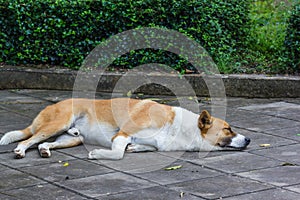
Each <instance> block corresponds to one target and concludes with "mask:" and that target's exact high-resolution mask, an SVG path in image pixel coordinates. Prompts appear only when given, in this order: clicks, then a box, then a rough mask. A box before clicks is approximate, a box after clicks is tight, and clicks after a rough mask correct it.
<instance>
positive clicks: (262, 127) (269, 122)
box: [231, 116, 300, 132]
mask: <svg viewBox="0 0 300 200" xmlns="http://www.w3.org/2000/svg"><path fill="white" fill-rule="evenodd" d="M231 124H232V125H233V126H237V127H243V128H246V129H248V130H253V131H256V132H263V131H266V130H277V129H283V128H289V127H291V126H292V127H294V126H300V122H298V121H294V120H290V119H283V118H277V117H273V116H264V117H258V118H250V119H244V120H240V121H236V122H232V123H231Z"/></svg>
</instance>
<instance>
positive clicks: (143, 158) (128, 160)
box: [91, 152, 176, 174]
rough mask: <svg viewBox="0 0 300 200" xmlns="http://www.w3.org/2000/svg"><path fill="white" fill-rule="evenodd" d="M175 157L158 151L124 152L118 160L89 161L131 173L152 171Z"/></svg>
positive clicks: (166, 164)
mask: <svg viewBox="0 0 300 200" xmlns="http://www.w3.org/2000/svg"><path fill="white" fill-rule="evenodd" d="M175 160H176V159H175V158H172V157H167V156H165V155H162V154H159V153H158V152H145V153H127V152H126V153H125V155H124V158H123V159H122V160H119V161H118V162H116V161H114V160H91V162H94V163H97V164H100V165H103V166H107V167H109V168H113V169H115V170H117V171H122V172H130V173H132V174H138V173H145V172H153V171H156V170H160V169H162V168H164V167H166V166H168V165H170V164H171V163H173V162H174V161H175Z"/></svg>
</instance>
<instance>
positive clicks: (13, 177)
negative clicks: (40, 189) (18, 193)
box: [0, 169, 45, 191]
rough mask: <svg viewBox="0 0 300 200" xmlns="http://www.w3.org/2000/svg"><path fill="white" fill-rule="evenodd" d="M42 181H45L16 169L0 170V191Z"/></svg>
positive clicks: (37, 183)
mask: <svg viewBox="0 0 300 200" xmlns="http://www.w3.org/2000/svg"><path fill="white" fill-rule="evenodd" d="M42 183H45V182H44V181H41V180H39V179H37V178H35V177H33V176H29V175H28V174H24V173H22V172H19V171H17V170H14V169H7V170H4V171H2V172H1V181H0V191H5V190H10V189H15V188H20V187H27V186H33V185H39V184H42Z"/></svg>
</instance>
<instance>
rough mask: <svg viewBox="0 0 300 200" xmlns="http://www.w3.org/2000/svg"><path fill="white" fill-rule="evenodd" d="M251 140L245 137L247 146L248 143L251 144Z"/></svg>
mask: <svg viewBox="0 0 300 200" xmlns="http://www.w3.org/2000/svg"><path fill="white" fill-rule="evenodd" d="M250 142H251V140H250V138H247V137H246V138H245V146H247V145H248V144H250Z"/></svg>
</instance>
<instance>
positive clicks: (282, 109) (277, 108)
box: [240, 101, 300, 121]
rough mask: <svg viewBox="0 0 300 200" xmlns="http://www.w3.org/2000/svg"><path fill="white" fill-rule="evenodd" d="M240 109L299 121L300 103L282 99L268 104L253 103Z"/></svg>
mask: <svg viewBox="0 0 300 200" xmlns="http://www.w3.org/2000/svg"><path fill="white" fill-rule="evenodd" d="M240 109H244V110H251V111H258V112H259V113H263V114H266V115H270V116H276V117H283V118H287V119H292V120H296V121H299V120H300V119H299V113H300V105H299V104H294V103H287V102H284V101H280V102H274V103H269V104H255V105H250V106H246V107H241V108H240Z"/></svg>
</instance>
